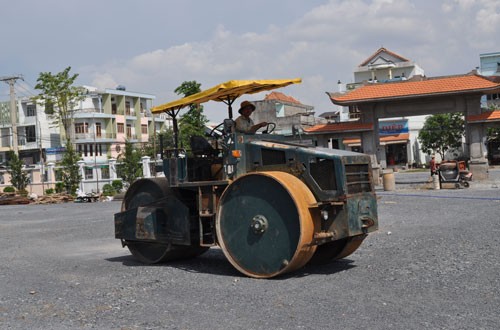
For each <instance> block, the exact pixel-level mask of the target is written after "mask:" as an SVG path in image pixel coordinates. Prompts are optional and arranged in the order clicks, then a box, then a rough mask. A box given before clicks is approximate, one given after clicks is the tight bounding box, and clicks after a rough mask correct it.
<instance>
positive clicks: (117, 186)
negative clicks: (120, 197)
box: [111, 180, 123, 192]
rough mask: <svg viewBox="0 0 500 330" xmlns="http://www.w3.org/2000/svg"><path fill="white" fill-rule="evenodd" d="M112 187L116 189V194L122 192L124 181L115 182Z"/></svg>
mask: <svg viewBox="0 0 500 330" xmlns="http://www.w3.org/2000/svg"><path fill="white" fill-rule="evenodd" d="M111 185H112V186H113V188H114V189H115V191H116V192H120V191H122V189H123V181H122V180H113V181H112V182H111Z"/></svg>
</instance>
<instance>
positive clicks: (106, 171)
mask: <svg viewBox="0 0 500 330" xmlns="http://www.w3.org/2000/svg"><path fill="white" fill-rule="evenodd" d="M101 178H102V179H109V167H108V166H103V167H101Z"/></svg>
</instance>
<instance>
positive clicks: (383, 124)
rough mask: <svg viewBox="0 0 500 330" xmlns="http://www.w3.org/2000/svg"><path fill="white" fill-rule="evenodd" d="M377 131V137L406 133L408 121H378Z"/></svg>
mask: <svg viewBox="0 0 500 330" xmlns="http://www.w3.org/2000/svg"><path fill="white" fill-rule="evenodd" d="M378 131H379V136H385V135H399V134H405V133H408V132H409V130H408V119H401V120H384V121H379V122H378Z"/></svg>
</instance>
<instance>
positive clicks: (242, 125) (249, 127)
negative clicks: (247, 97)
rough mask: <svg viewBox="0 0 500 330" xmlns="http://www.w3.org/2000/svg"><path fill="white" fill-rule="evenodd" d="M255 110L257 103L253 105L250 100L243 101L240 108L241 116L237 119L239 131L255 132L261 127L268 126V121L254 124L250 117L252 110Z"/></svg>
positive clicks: (237, 129)
mask: <svg viewBox="0 0 500 330" xmlns="http://www.w3.org/2000/svg"><path fill="white" fill-rule="evenodd" d="M254 110H255V105H253V104H252V103H250V102H248V101H243V102H241V106H240V110H238V112H239V113H240V115H241V116H239V117H238V118H236V120H235V124H236V131H237V132H239V133H247V134H253V133H255V132H256V131H257V130H258V129H259V128H261V127H265V126H267V123H266V122H262V123H259V124H254V122H253V120H252V119H251V118H250V115H251V114H252V112H254Z"/></svg>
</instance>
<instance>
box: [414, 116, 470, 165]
mask: <svg viewBox="0 0 500 330" xmlns="http://www.w3.org/2000/svg"><path fill="white" fill-rule="evenodd" d="M464 134H465V124H464V119H463V116H462V114H461V113H447V114H437V115H432V116H429V117H427V119H426V120H425V123H424V126H423V128H422V129H421V130H420V132H419V134H418V140H419V141H420V143H421V145H422V150H423V151H424V152H426V153H428V154H431V153H433V152H437V153H438V154H439V155H441V159H444V155H445V154H446V151H448V150H450V149H456V148H459V147H460V146H461V145H462V136H463V135H464Z"/></svg>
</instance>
